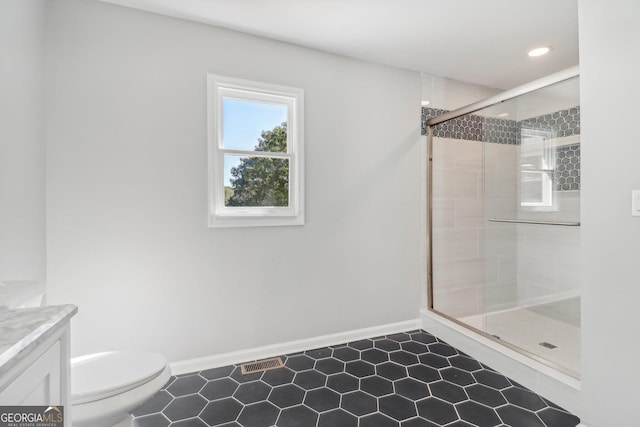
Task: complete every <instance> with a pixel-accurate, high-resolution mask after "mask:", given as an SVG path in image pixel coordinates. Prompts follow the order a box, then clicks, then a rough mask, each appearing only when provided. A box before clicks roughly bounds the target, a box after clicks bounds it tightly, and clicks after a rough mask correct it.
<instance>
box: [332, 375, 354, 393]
mask: <svg viewBox="0 0 640 427" xmlns="http://www.w3.org/2000/svg"><path fill="white" fill-rule="evenodd" d="M359 384H360V381H359V380H358V379H357V378H356V377H354V376H353V375H349V374H345V373H340V374H336V375H329V377H328V378H327V387H329V388H330V389H332V390H335V391H337V392H338V393H347V392H350V391H353V390H357V389H358V385H359Z"/></svg>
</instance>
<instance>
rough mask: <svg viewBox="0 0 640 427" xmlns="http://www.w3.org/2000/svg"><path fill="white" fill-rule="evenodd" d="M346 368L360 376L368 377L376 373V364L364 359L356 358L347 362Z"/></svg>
mask: <svg viewBox="0 0 640 427" xmlns="http://www.w3.org/2000/svg"><path fill="white" fill-rule="evenodd" d="M344 370H345V371H346V372H348V373H350V374H351V375H353V376H355V377H358V378H363V377H368V376H371V375H373V374H375V368H374V366H373V365H372V364H371V363H369V362H365V361H363V360H354V361H352V362H347V365H346V366H345V368H344Z"/></svg>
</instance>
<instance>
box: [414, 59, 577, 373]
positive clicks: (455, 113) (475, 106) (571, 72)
mask: <svg viewBox="0 0 640 427" xmlns="http://www.w3.org/2000/svg"><path fill="white" fill-rule="evenodd" d="M579 75H580V69H579V67H578V66H577V65H576V66H574V67H571V68H567V69H565V70H562V71H559V72H557V73H553V74H550V75H548V76H546V77H542V78H540V79H538V80H534V81H532V82H529V83H526V84H524V85H522V86H518V87H515V88H513V89H510V90H507V91H504V92H502V93H499V94H497V95H495V96H492V97H489V98H486V99H484V100H481V101H478V102H474V103H472V104H469V105H466V106H464V107H461V108H458V109H457V110H452V111H449V112H447V113H444V114H441V115H439V116H436V117H432V118H430V119H429V120H427V123H426V124H427V159H428V165H427V233H428V245H427V251H428V256H427V309H428V310H429V311H430V312H432V313H434V314H436V315H438V316H441V317H443V318H444V319H446V320H448V321H450V322H453V323H455V324H457V325H460V326H462V327H464V328H466V329H468V330H471V331H473V332H475V333H477V334H479V335H481V336H483V337H485V338H488V339H489V340H491V341H494V342H496V343H500V344H501V345H503V346H505V347H507V348H509V349H511V350H514V351H516V352H517V353H520V354H522V355H525V356H527V357H530V358H532V359H534V360H536V361H537V362H540V363H542V364H544V365H547V366H549V367H551V368H553V369H555V370H557V371H559V372H561V373H563V374H566V375H568V376H570V377H572V378H575V379H577V380H579V379H580V375H579V374H578V373H577V372H574V371H572V370H570V369H568V368H565V367H563V366H560V365H558V364H556V363H553V362H550V361H548V360H547V359H545V358H543V357H541V356H538V355H536V354H534V353H531V352H529V351H527V350H525V349H523V348H521V347H518V346H517V345H515V344H511V343H510V342H507V341H504V340H501V339H500V338H497V337H495V336H493V335H491V334H489V333H487V332H485V331H483V330H480V329H478V328H475V327H473V326H471V325H469V324H467V323H465V322H462V321H460V320H458V319H456V318H455V317H452V316H449V315H447V314H445V313H443V312H441V311H438V310H436V309H435V308H434V306H433V294H434V292H433V126H435V125H437V124H439V123H444V122H447V121H449V120H452V119H455V118H457V117H461V116H464V115H466V114H470V113H474V112H476V111H479V110H482V109H484V108H487V107H491V106H493V105H497V104H500V103H502V102H505V101H508V100H510V99H513V98H517V97H519V96H522V95H525V94H527V93H530V92H533V91H536V90H538V89H542V88H545V87H547V86H551V85H554V84H556V83H560V82H563V81H565V80H569V79H572V78H574V77H578V76H579Z"/></svg>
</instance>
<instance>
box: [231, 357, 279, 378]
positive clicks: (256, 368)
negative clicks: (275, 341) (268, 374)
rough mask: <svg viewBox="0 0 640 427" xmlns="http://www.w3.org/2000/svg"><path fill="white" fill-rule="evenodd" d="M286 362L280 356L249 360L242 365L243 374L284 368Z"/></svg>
mask: <svg viewBox="0 0 640 427" xmlns="http://www.w3.org/2000/svg"><path fill="white" fill-rule="evenodd" d="M283 367H284V363H282V359H281V358H279V357H273V358H271V359H264V360H256V361H255V362H247V363H243V364H242V365H240V368H241V369H242V375H249V374H255V373H256V372H264V371H270V370H271V369H278V368H283Z"/></svg>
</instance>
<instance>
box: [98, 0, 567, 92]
mask: <svg viewBox="0 0 640 427" xmlns="http://www.w3.org/2000/svg"><path fill="white" fill-rule="evenodd" d="M102 1H106V2H109V3H115V4H119V5H123V6H128V7H133V8H137V9H142V10H147V11H150V12H155V13H160V14H165V15H170V16H175V17H179V18H184V19H190V20H194V21H198V22H203V23H207V24H212V25H216V26H220V27H225V28H229V29H233V30H238V31H242V32H246V33H250V34H255V35H258V36H263V37H268V38H272V39H276V40H281V41H285V42H289V43H295V44H298V45H302V46H308V47H312V48H316V49H321V50H324V51H328V52H334V53H338V54H342V55H347V56H351V57H354V58H360V59H364V60H368V61H373V62H378V63H381V64H387V65H391V66H395V67H400V68H406V69H410V70H415V71H422V72H425V73H428V74H433V75H438V76H443V77H449V78H453V79H457V80H462V81H465V82H469V83H475V84H480V85H484V86H489V87H495V88H500V89H509V88H511V87H514V86H517V85H520V84H523V83H526V82H528V81H531V80H534V79H536V78H539V77H542V76H544V75H547V74H550V73H552V72H555V71H558V70H562V69H564V68H568V67H570V66H573V65H576V64H578V19H577V0H102ZM540 45H550V46H553V51H552V52H551V53H550V54H548V55H546V56H544V57H539V58H529V57H528V56H527V51H528V50H529V49H531V48H533V47H536V46H540Z"/></svg>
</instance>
